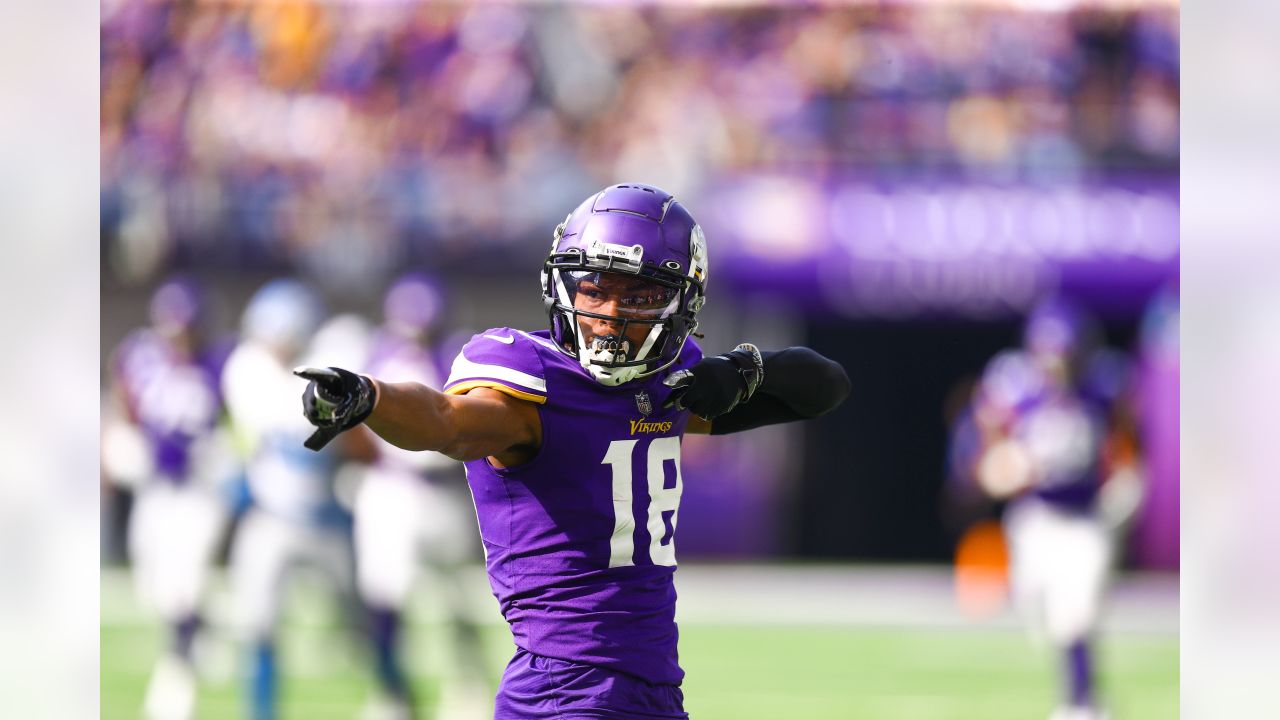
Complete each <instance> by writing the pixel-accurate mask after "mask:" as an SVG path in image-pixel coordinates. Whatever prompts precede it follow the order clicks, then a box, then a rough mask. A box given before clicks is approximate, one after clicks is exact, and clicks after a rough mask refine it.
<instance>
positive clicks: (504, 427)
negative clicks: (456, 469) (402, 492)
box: [294, 368, 541, 461]
mask: <svg viewBox="0 0 1280 720" xmlns="http://www.w3.org/2000/svg"><path fill="white" fill-rule="evenodd" d="M294 372H295V374H297V375H298V376H299V377H302V378H305V379H307V380H309V381H310V382H309V383H308V384H307V388H306V390H305V391H304V392H303V396H302V406H303V414H304V415H305V416H306V417H307V420H308V421H310V422H311V424H313V425H315V426H316V427H317V430H316V432H315V434H313V435H312V437H311V438H310V439H308V441H307V447H309V448H311V449H313V450H318V449H319V448H320V447H323V446H324V444H325V443H327V442H328V441H329V440H330V439H332V438H333V437H334V436H336V435H337V434H338V433H341V432H342V431H343V430H346V429H349V428H352V427H355V426H356V425H359V424H360V423H364V424H365V425H367V426H368V427H369V429H370V430H372V431H374V432H375V433H377V434H378V435H379V436H380V437H382V439H384V440H386V441H387V442H389V443H391V444H392V445H395V446H397V447H401V448H404V449H406V450H433V451H436V452H440V453H443V454H445V455H448V456H449V457H451V458H453V459H455V460H461V461H468V460H476V459H479V458H483V457H489V456H494V457H496V458H498V459H499V461H502V460H503V459H509V458H512V457H513V456H518V455H520V454H521V453H522V452H523V451H524V450H525V449H527V448H530V447H533V448H536V447H537V445H538V443H539V442H540V440H541V437H540V434H541V424H540V422H539V418H538V413H537V409H536V408H535V407H534V406H533V405H532V404H531V403H528V402H525V401H523V400H518V399H516V398H512V397H509V396H507V395H504V394H502V393H499V392H495V391H491V390H488V389H486V388H476V389H475V390H473V391H471V392H470V393H468V394H466V395H445V394H444V393H441V392H439V391H437V390H433V389H431V388H429V387H427V386H426V385H422V384H421V383H414V382H406V383H383V382H379V381H377V380H375V379H373V378H370V377H366V376H363V375H356V374H355V373H352V372H349V371H347V370H343V369H341V368H299V369H298V370H295V371H294ZM513 451H514V454H513Z"/></svg>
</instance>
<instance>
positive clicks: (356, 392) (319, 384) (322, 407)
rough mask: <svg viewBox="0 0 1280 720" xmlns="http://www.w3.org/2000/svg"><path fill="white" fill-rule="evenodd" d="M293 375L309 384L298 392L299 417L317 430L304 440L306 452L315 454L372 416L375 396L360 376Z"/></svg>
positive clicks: (313, 371)
mask: <svg viewBox="0 0 1280 720" xmlns="http://www.w3.org/2000/svg"><path fill="white" fill-rule="evenodd" d="M293 374H294V375H297V376H298V377H300V378H303V379H305V380H308V381H309V382H308V383H307V388H306V390H303V391H302V414H303V415H304V416H306V418H307V422H309V423H311V424H312V425H315V426H316V427H317V428H318V429H317V430H316V431H315V432H314V433H312V434H311V437H309V438H307V441H306V443H305V445H306V447H307V448H308V449H311V450H319V449H320V448H322V447H324V446H325V445H327V444H328V443H329V441H330V440H332V439H333V438H335V437H337V436H338V434H339V433H341V432H342V431H343V430H347V429H349V428H353V427H355V426H356V425H359V424H360V423H362V422H364V421H365V418H367V417H369V413H371V412H373V405H374V402H375V401H376V399H377V393H376V391H375V390H374V387H373V383H372V382H370V380H369V379H368V378H366V377H364V376H362V375H357V374H355V373H353V372H351V371H350V370H343V369H342V368H337V367H327V368H316V367H300V368H295V369H294V371H293Z"/></svg>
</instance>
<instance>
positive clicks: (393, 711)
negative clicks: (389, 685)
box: [360, 695, 413, 720]
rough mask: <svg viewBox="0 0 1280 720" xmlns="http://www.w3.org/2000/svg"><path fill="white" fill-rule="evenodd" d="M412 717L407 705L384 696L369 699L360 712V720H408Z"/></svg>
mask: <svg viewBox="0 0 1280 720" xmlns="http://www.w3.org/2000/svg"><path fill="white" fill-rule="evenodd" d="M412 717H413V711H412V710H411V709H410V708H409V706H408V704H406V703H405V702H404V701H403V700H395V699H392V698H389V697H386V696H385V695H377V696H375V697H372V698H370V699H369V700H368V701H367V702H366V703H365V704H364V707H363V708H362V709H361V710H360V720H409V719H410V718H412Z"/></svg>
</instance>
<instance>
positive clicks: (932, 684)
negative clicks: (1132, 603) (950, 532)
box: [102, 626, 1178, 720]
mask: <svg viewBox="0 0 1280 720" xmlns="http://www.w3.org/2000/svg"><path fill="white" fill-rule="evenodd" d="M431 630H432V628H417V629H416V631H415V647H416V650H415V652H414V660H415V662H416V663H417V665H418V667H421V668H434V669H435V670H437V671H439V669H440V668H441V667H443V666H445V663H444V662H443V658H444V657H445V656H444V652H445V648H444V646H443V645H442V643H440V642H439V641H438V640H436V639H433V637H432V636H434V635H438V634H439V633H434V632H431ZM505 633H506V631H505V628H503V627H502V626H492V627H490V628H487V629H486V637H487V640H488V643H489V649H490V654H489V655H490V658H491V661H492V666H493V668H494V672H495V674H496V673H497V672H499V671H500V668H501V665H502V662H503V659H504V657H505V655H506V653H507V652H508V651H509V649H510V647H511V646H510V641H509V640H508V639H507V637H506V634H505ZM286 637H287V641H286V644H285V647H284V649H283V651H282V662H283V663H284V665H285V667H295V669H296V671H295V672H294V673H292V674H291V675H290V676H289V677H288V678H287V679H286V680H285V683H284V689H283V693H284V697H283V698H282V710H283V712H282V713H281V716H282V718H286V719H289V718H297V719H299V720H302V719H303V718H315V719H316V720H322V719H323V718H350V717H353V716H354V714H355V713H356V711H357V710H358V708H359V707H360V705H361V703H362V701H363V699H364V698H365V696H366V695H367V693H368V691H369V687H370V685H369V682H368V680H367V673H366V671H365V670H364V669H363V668H362V667H361V664H360V662H359V656H358V655H357V654H356V653H355V652H353V651H351V650H350V649H349V647H348V645H347V644H346V641H345V639H344V638H343V637H341V636H340V635H338V634H337V633H335V632H334V631H332V630H323V631H322V630H316V629H314V628H312V629H308V628H305V627H297V626H291V627H290V629H289V631H288V633H287V636H286ZM158 643H159V638H158V634H157V633H156V631H155V630H154V629H151V628H147V627H140V626H126V627H104V628H103V629H102V717H103V718H119V719H121V720H123V719H124V718H134V717H137V708H138V707H139V704H140V703H141V698H142V693H143V688H144V684H145V681H146V672H147V668H148V663H149V662H150V657H151V656H152V655H153V653H154V649H155V648H156V647H157V645H158ZM306 653H317V654H316V655H314V656H311V657H310V658H309V659H308V660H306V661H305V662H304V661H303V658H304V657H307V655H306ZM681 659H682V662H683V665H684V667H685V669H686V670H687V671H688V678H687V679H686V682H685V697H686V704H687V707H688V710H689V711H690V713H691V714H692V716H693V717H694V718H697V719H698V720H753V719H755V718H759V719H760V720H766V719H776V718H820V719H827V718H887V719H893V720H896V719H899V718H919V719H920V720H926V719H937V720H944V719H945V720H967V719H969V718H973V719H974V720H979V719H981V720H1001V719H1002V718H1008V719H1009V720H1014V719H1018V720H1025V719H1026V718H1037V717H1045V716H1047V715H1048V707H1049V703H1050V702H1051V700H1052V697H1053V694H1054V687H1053V684H1052V680H1051V676H1050V671H1051V667H1050V660H1049V658H1048V657H1046V656H1044V655H1043V654H1042V653H1039V652H1037V651H1034V650H1033V649H1032V648H1031V647H1030V646H1029V645H1028V644H1027V642H1026V639H1025V638H1024V637H1023V635H1022V634H1020V633H1015V632H1003V631H1002V632H978V631H964V630H921V629H910V630H907V629H876V628H851V627H813V628H793V627H788V628H781V627H770V626H752V627H739V626H726V627H715V626H693V627H684V628H682V641H681ZM300 664H302V665H305V668H303V669H297V666H298V665H300ZM1101 664H1102V667H1101V673H1102V683H1103V685H1104V692H1105V694H1106V697H1107V698H1108V700H1109V704H1110V706H1111V708H1112V710H1113V717H1114V718H1117V719H1118V720H1142V719H1143V718H1150V719H1151V720H1157V719H1159V720H1165V719H1167V718H1172V717H1178V692H1177V684H1178V648H1177V640H1176V638H1173V637H1164V636H1162V637H1142V636H1127V637H1114V638H1110V639H1108V640H1107V641H1106V642H1104V643H1103V645H1102V648H1101ZM416 682H417V685H418V694H419V696H420V697H423V698H433V697H436V696H437V691H438V685H439V682H440V678H439V677H438V675H437V673H424V674H423V675H420V676H419V677H417V679H416ZM242 716H243V713H242V705H241V700H240V696H239V687H238V683H237V681H236V677H235V672H234V671H231V672H225V673H224V674H223V677H221V678H213V679H206V681H205V682H204V683H203V686H202V690H201V698H200V717H201V718H208V719H210V720H213V719H221V718H236V717H242Z"/></svg>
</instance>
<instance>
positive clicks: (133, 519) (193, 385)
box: [103, 279, 236, 720]
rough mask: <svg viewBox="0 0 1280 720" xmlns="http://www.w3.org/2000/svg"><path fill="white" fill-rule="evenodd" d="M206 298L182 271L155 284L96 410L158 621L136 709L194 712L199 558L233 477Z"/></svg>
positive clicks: (136, 568) (152, 718)
mask: <svg viewBox="0 0 1280 720" xmlns="http://www.w3.org/2000/svg"><path fill="white" fill-rule="evenodd" d="M206 319H207V317H206V302H205V298H204V295H203V292H202V290H201V289H200V288H199V287H198V286H197V285H196V284H195V283H193V282H192V281H190V280H187V279H173V280H170V281H168V282H165V283H164V284H163V285H161V286H160V287H159V288H158V289H157V290H156V292H155V294H154V295H153V296H152V298H151V304H150V320H151V323H150V325H149V326H147V327H145V328H140V329H138V330H135V331H134V332H132V333H131V334H130V335H129V336H128V337H126V338H125V340H124V341H123V342H122V343H121V345H120V346H119V347H118V348H117V349H116V351H115V352H114V353H113V356H112V361H111V378H110V381H111V395H110V396H109V398H108V402H107V404H106V406H105V407H104V418H103V431H104V432H103V469H104V472H105V473H106V474H107V475H108V476H109V477H112V478H113V479H115V480H117V481H125V482H130V483H131V484H133V485H134V487H135V492H136V502H135V504H134V506H133V512H132V514H131V516H130V521H129V529H128V549H129V556H130V559H131V561H132V564H133V578H134V581H135V585H136V590H137V593H138V597H139V599H140V600H141V601H142V602H143V604H144V605H146V606H148V607H149V608H150V609H151V610H153V611H154V612H156V613H157V614H158V615H159V616H160V617H161V618H162V619H163V620H164V622H165V623H166V624H167V626H168V629H169V634H170V637H169V648H168V649H167V650H166V651H165V652H164V653H163V654H162V655H161V657H160V659H159V661H158V662H157V664H156V667H155V669H154V671H153V673H152V675H151V680H150V682H149V683H148V686H147V691H146V695H145V698H144V704H143V716H144V717H145V718H148V719H149V720H171V719H172V720H185V719H187V718H191V717H193V716H194V712H195V700H196V674H195V664H194V660H195V658H194V642H195V638H196V633H197V630H198V629H199V628H200V625H201V608H200V606H201V600H202V598H203V595H204V591H205V586H206V583H207V580H208V574H209V566H210V564H211V562H212V560H213V557H214V554H215V552H216V549H217V546H218V542H219V541H220V539H221V538H222V536H223V532H224V531H225V528H226V524H227V518H228V513H227V506H226V503H225V502H224V501H223V499H222V495H221V491H222V490H223V489H224V488H225V487H226V484H227V483H228V482H229V480H230V479H231V478H232V477H233V476H234V475H235V472H236V466H235V462H234V453H233V451H232V448H231V445H230V439H229V437H228V435H227V432H226V429H225V424H224V423H223V422H222V398H221V394H220V393H219V390H218V374H219V371H220V363H221V360H222V358H223V357H224V356H225V353H224V352H220V351H219V349H218V348H217V347H215V346H212V344H210V343H208V342H207V337H206V335H207V327H205V325H206V323H205V320H206Z"/></svg>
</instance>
